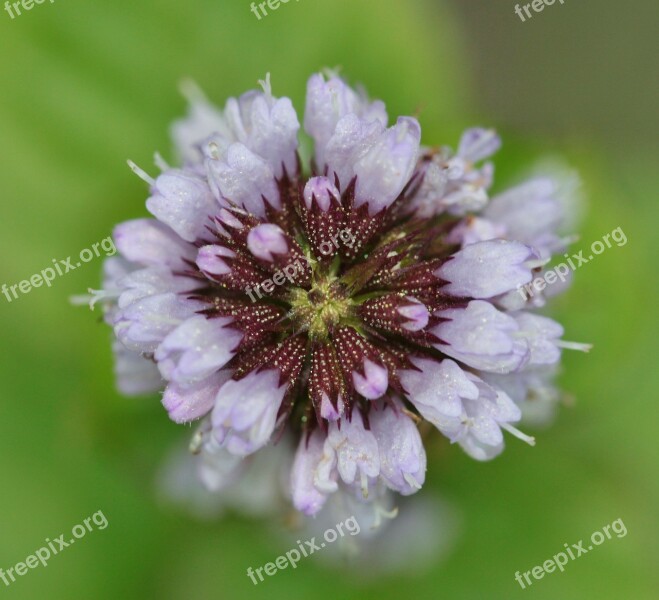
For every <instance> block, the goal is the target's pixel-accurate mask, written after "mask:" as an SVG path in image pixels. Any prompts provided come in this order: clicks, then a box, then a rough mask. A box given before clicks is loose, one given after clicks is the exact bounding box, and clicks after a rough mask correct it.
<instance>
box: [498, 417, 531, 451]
mask: <svg viewBox="0 0 659 600" xmlns="http://www.w3.org/2000/svg"><path fill="white" fill-rule="evenodd" d="M499 426H500V427H501V428H502V429H505V430H506V431H507V432H508V433H511V434H512V435H514V436H515V437H516V438H517V439H518V440H522V441H523V442H526V443H527V444H528V445H529V446H535V438H534V437H533V436H530V435H526V434H525V433H522V432H521V431H520V430H519V429H517V428H516V427H513V426H512V425H511V424H510V423H506V422H505V421H504V422H502V423H499Z"/></svg>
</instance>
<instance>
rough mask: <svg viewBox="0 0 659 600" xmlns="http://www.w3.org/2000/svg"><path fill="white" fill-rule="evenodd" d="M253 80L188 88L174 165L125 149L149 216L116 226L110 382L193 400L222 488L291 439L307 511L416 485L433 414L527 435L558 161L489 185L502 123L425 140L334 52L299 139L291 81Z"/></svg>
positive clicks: (500, 443) (550, 351)
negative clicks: (333, 67)
mask: <svg viewBox="0 0 659 600" xmlns="http://www.w3.org/2000/svg"><path fill="white" fill-rule="evenodd" d="M261 87H262V89H260V90H253V91H249V92H247V93H246V94H244V95H243V96H241V97H240V98H238V99H234V98H231V99H230V100H229V101H228V102H227V103H226V106H225V107H224V109H223V110H222V109H219V108H217V107H215V106H213V105H212V104H211V103H210V102H209V101H208V100H206V98H205V97H204V96H203V95H202V94H201V93H200V92H198V91H197V90H196V89H194V88H188V95H189V97H190V108H189V113H188V115H187V116H186V117H185V118H183V119H181V120H180V121H178V122H176V123H175V124H174V126H173V127H172V137H173V139H174V143H175V145H176V148H177V151H178V155H179V158H180V161H181V166H180V167H178V168H171V167H169V166H168V165H167V164H165V163H164V161H162V159H160V158H159V159H158V161H157V164H158V165H159V166H160V168H161V171H162V172H161V174H160V175H158V176H157V177H156V178H155V179H153V178H151V177H150V176H148V175H147V174H146V173H145V172H144V171H142V170H141V169H139V168H138V167H136V166H135V165H132V166H133V168H134V170H135V171H136V172H137V173H138V174H139V175H140V176H141V177H142V178H143V179H144V180H145V181H146V182H147V183H148V185H149V194H150V196H149V198H148V200H147V201H146V207H147V209H148V211H149V212H150V213H151V214H152V215H153V217H154V218H153V219H144V218H142V219H137V220H133V221H128V222H126V223H122V224H120V225H118V226H117V227H116V229H115V231H114V239H115V241H116V246H117V249H118V251H119V256H116V257H112V258H110V259H108V260H107V262H106V265H105V277H104V286H103V287H104V289H103V290H102V291H101V292H98V293H97V298H96V299H100V300H101V302H102V305H103V307H104V311H105V312H104V314H105V320H106V322H107V323H108V324H109V325H110V326H111V327H112V328H113V331H114V335H115V338H116V339H115V341H114V346H113V347H114V350H115V354H116V374H117V378H118V385H119V388H120V390H121V391H122V392H124V393H126V394H141V393H145V392H150V391H156V390H162V391H163V398H162V403H163V405H164V407H165V409H166V410H167V412H168V414H169V416H170V418H171V419H172V420H173V421H175V422H177V423H188V422H191V421H199V424H198V430H197V433H196V434H195V440H194V444H193V449H194V451H195V453H196V459H197V470H198V474H199V477H200V479H201V481H202V482H204V483H205V484H206V485H207V486H208V487H209V488H210V489H212V490H214V491H221V490H222V489H224V488H226V487H227V486H229V485H236V484H237V483H236V482H239V481H240V478H241V473H242V472H243V471H244V470H245V469H246V468H248V466H249V463H250V461H251V460H252V459H253V456H254V455H255V453H268V452H273V451H274V448H273V447H274V446H275V445H277V444H281V443H282V440H283V439H285V440H286V443H287V444H288V445H289V446H290V448H291V449H294V450H291V451H290V456H289V461H288V463H287V464H286V465H285V468H286V469H287V470H288V485H287V489H286V496H287V498H288V499H289V501H290V502H291V503H292V505H293V506H294V507H295V508H296V509H297V510H298V511H300V512H302V513H304V514H306V515H310V516H313V515H316V514H317V513H319V511H321V509H322V508H323V506H324V505H325V503H326V502H327V500H328V498H329V497H330V496H332V495H334V494H344V495H348V496H349V497H350V498H351V501H357V502H359V503H362V504H364V505H372V506H373V507H374V509H375V510H380V511H384V508H382V507H383V506H385V505H387V506H390V503H389V504H386V503H385V502H384V501H383V500H382V499H383V498H384V497H387V495H389V494H391V492H396V493H398V494H401V495H405V496H408V495H411V494H414V493H416V492H417V491H418V490H419V489H421V487H422V486H423V484H424V480H425V475H426V453H425V450H424V443H423V441H422V438H424V439H425V438H426V437H427V436H429V435H436V434H437V433H436V432H435V433H433V430H438V432H439V434H441V435H443V436H445V437H446V438H448V440H450V442H452V443H457V444H459V445H460V446H461V447H462V449H464V451H465V452H466V453H467V454H469V455H470V456H472V457H473V458H475V459H476V460H488V459H491V458H493V457H495V456H496V455H498V454H499V453H500V452H501V451H502V450H503V448H504V437H505V436H504V432H505V433H506V435H508V434H510V435H513V436H515V437H517V438H519V439H521V440H523V441H525V442H528V443H530V444H533V443H534V440H533V438H530V437H529V436H527V435H525V434H523V433H522V432H520V431H519V430H518V429H517V428H516V426H515V424H516V423H518V422H519V421H520V419H521V418H522V415H523V414H524V412H525V410H526V406H527V404H528V403H529V402H535V403H545V404H547V405H552V404H553V403H555V401H556V398H557V393H556V390H555V389H554V388H553V386H552V383H551V378H552V375H553V372H554V371H555V369H556V365H557V364H558V363H559V361H560V356H561V350H562V348H564V347H566V346H565V344H563V342H562V341H561V339H560V338H561V337H562V335H563V329H562V327H561V326H560V325H559V324H558V323H556V322H554V321H552V320H551V319H549V318H547V317H544V316H540V315H538V314H537V313H536V312H535V311H536V310H537V309H538V308H541V307H542V306H543V305H544V303H545V298H544V297H543V296H542V295H540V294H538V295H536V296H534V297H533V298H532V299H525V298H523V296H522V295H520V294H518V293H517V290H518V289H519V288H520V286H524V285H525V284H528V283H529V282H530V281H532V279H533V278H534V277H535V276H536V274H537V273H540V272H541V270H542V265H544V264H545V263H546V261H547V259H548V258H549V257H550V256H551V254H552V253H555V252H563V251H564V247H565V241H564V240H565V239H566V238H562V237H561V236H560V235H559V234H558V231H557V230H558V228H559V227H560V225H561V221H562V218H563V205H562V204H561V202H559V199H558V197H557V189H556V185H555V183H554V182H553V181H552V180H551V179H535V180H532V181H529V182H527V183H524V184H522V185H520V186H518V187H516V188H514V189H512V190H509V191H507V192H504V193H502V194H499V195H496V196H494V197H491V194H490V187H491V185H492V181H493V173H494V169H493V166H492V163H490V162H488V160H487V159H488V158H489V157H490V156H491V155H492V154H493V153H494V152H496V151H497V150H498V149H499V146H500V140H499V138H498V136H497V135H496V134H495V133H494V132H493V131H490V130H485V129H480V128H474V129H470V130H468V131H466V132H465V133H464V134H463V136H462V138H461V139H460V140H459V142H458V144H457V151H452V150H450V149H449V148H447V147H442V148H437V147H425V146H423V145H422V144H421V126H420V124H419V122H418V121H417V120H416V119H415V118H413V117H399V118H398V119H397V120H396V121H395V122H394V123H393V124H391V123H390V119H389V117H388V115H387V112H386V109H385V105H384V104H383V103H382V102H380V101H371V100H369V99H368V98H367V97H366V96H365V95H364V93H362V92H357V91H355V90H354V89H352V88H351V87H350V86H349V85H348V84H347V83H346V82H345V81H344V80H342V79H341V78H340V77H338V76H337V75H335V74H328V75H321V74H317V75H313V76H312V77H311V78H310V79H309V82H308V86H307V100H306V109H305V114H304V119H303V123H304V128H305V130H306V133H307V134H308V135H309V136H310V137H311V138H312V141H313V147H314V150H313V157H312V158H311V160H309V161H303V160H302V159H301V157H300V154H299V152H298V136H299V133H300V131H299V130H300V122H299V120H298V116H297V114H296V112H295V109H294V108H293V104H292V102H291V101H290V100H289V99H288V98H277V97H275V96H274V95H273V92H272V88H271V84H270V78H269V77H268V78H266V80H265V81H262V82H261ZM568 345H569V344H568ZM584 348H585V347H584ZM378 503H380V507H378ZM378 514H380V513H378Z"/></svg>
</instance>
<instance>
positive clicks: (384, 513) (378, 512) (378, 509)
mask: <svg viewBox="0 0 659 600" xmlns="http://www.w3.org/2000/svg"><path fill="white" fill-rule="evenodd" d="M373 509H374V510H375V521H374V522H373V526H372V527H371V529H378V528H379V527H380V525H381V524H382V517H384V518H385V519H390V520H393V519H395V518H396V517H397V516H398V507H397V506H395V507H394V508H393V509H391V510H389V511H388V510H385V509H384V508H383V507H382V506H381V505H380V504H378V503H377V502H376V503H374V504H373Z"/></svg>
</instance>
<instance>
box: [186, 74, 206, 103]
mask: <svg viewBox="0 0 659 600" xmlns="http://www.w3.org/2000/svg"><path fill="white" fill-rule="evenodd" d="M179 90H180V92H181V95H182V96H183V97H184V98H185V99H186V100H187V101H188V103H190V104H198V103H200V102H204V103H205V102H208V100H207V99H206V96H205V95H204V92H202V91H201V88H200V87H199V86H198V85H197V84H196V83H195V82H194V81H193V80H192V79H183V80H182V81H181V83H179Z"/></svg>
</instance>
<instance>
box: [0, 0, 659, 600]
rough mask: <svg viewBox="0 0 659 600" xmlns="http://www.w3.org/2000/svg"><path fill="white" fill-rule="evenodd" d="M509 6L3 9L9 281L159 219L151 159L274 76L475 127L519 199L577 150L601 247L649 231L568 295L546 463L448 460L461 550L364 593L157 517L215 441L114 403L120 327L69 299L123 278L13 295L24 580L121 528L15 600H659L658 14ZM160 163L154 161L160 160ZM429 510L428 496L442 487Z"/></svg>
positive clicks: (337, 577) (587, 238)
mask: <svg viewBox="0 0 659 600" xmlns="http://www.w3.org/2000/svg"><path fill="white" fill-rule="evenodd" d="M513 8H514V3H513V2H512V1H509V0H469V1H468V2H467V1H466V0H461V1H460V2H459V1H458V0H454V1H453V2H436V1H432V2H431V1H430V0H429V1H428V2H423V1H421V0H419V1H415V0H405V1H401V0H380V1H379V2H355V1H354V0H352V1H348V0H301V1H300V2H290V3H289V4H287V5H282V6H281V8H280V9H279V10H278V11H277V12H274V13H272V14H270V15H269V16H268V17H267V18H264V19H263V20H261V21H257V20H256V18H255V17H254V15H253V14H252V13H251V12H250V11H249V2H248V1H247V0H231V2H218V1H216V0H188V1H186V2H182V1H179V2H174V1H172V0H163V1H158V2H156V1H155V0H144V1H142V2H139V3H138V2H129V1H128V0H115V1H114V2H112V3H110V2H104V3H100V2H94V3H91V2H84V1H82V0H55V2H54V3H45V4H42V5H41V6H35V7H34V8H33V9H32V10H31V11H30V12H25V13H24V14H22V15H21V16H20V17H17V18H15V19H14V20H11V18H10V17H9V15H8V14H7V13H5V12H2V14H0V49H1V53H0V81H1V82H2V94H1V95H0V138H1V139H2V143H1V144H0V182H1V186H2V210H3V213H2V220H1V224H0V256H1V257H2V261H1V264H2V271H1V277H0V280H1V281H0V283H2V282H5V283H8V284H14V283H17V282H19V281H20V280H22V279H25V278H29V276H30V275H31V274H32V273H35V272H38V271H40V270H41V269H43V268H45V267H47V266H49V265H50V263H51V261H52V259H53V258H58V259H59V258H63V257H66V256H68V255H75V254H77V253H78V252H79V251H80V250H81V249H83V248H86V247H89V246H90V245H91V244H92V243H94V242H97V241H100V240H101V239H103V238H104V237H106V236H107V235H109V233H110V232H111V228H112V227H113V225H114V224H115V223H117V222H120V221H123V220H127V219H130V218H134V217H137V216H142V215H145V214H146V210H145V208H144V200H145V191H146V190H145V186H144V185H143V184H142V182H140V181H139V180H138V179H137V178H136V177H134V176H133V175H132V174H131V173H130V172H129V170H128V169H127V167H126V165H125V160H126V158H132V159H133V160H135V161H136V162H137V163H138V164H140V165H141V166H143V167H149V165H150V164H151V157H152V154H153V152H154V151H155V150H160V151H161V152H163V154H165V155H166V156H169V154H170V153H169V141H168V137H167V127H168V125H169V123H170V122H171V120H172V119H174V118H175V117H177V116H179V115H181V114H182V112H183V110H184V102H183V100H182V98H181V97H180V96H179V94H178V93H177V85H178V82H179V81H180V79H181V78H182V77H184V76H190V77H192V78H194V79H195V80H196V81H197V82H198V83H199V84H200V85H201V86H202V87H203V88H204V89H205V90H206V91H207V93H208V94H209V96H210V97H211V98H213V99H214V100H216V101H217V102H218V103H220V104H223V103H224V100H225V99H226V97H227V96H229V95H235V94H239V93H241V92H242V91H244V90H246V89H248V88H251V87H253V86H254V85H255V83H256V81H257V79H259V78H262V77H263V76H264V75H265V73H266V72H267V71H270V72H271V73H272V79H273V85H274V92H275V94H276V95H290V96H291V97H292V98H293V100H294V102H295V103H296V106H297V107H298V109H299V111H300V112H301V110H302V107H303V96H304V89H305V82H306V79H307V77H308V76H309V74H310V73H312V72H314V71H316V70H318V69H320V68H322V67H325V66H331V67H333V66H341V67H343V72H344V73H345V74H346V76H348V77H349V78H350V79H351V80H352V81H361V82H363V83H364V84H365V85H366V86H367V88H368V90H369V92H370V93H371V95H372V96H374V97H379V98H383V99H384V100H385V101H386V102H387V105H388V109H389V114H390V115H397V114H413V113H417V112H418V113H419V114H420V118H421V121H422V126H423V128H424V141H425V142H426V143H429V144H436V143H445V144H451V145H455V144H456V142H457V139H458V136H459V133H460V131H461V130H463V129H464V128H466V127H468V126H470V125H473V124H482V125H487V126H495V127H497V128H498V129H499V131H500V133H501V134H502V135H503V138H504V147H503V149H502V150H501V151H500V153H499V154H498V156H497V159H496V163H497V169H498V172H497V176H498V177H497V184H496V189H502V187H503V186H505V184H506V183H507V182H511V181H514V180H516V179H518V178H519V175H520V173H523V172H524V171H528V170H529V169H530V168H531V167H532V166H533V164H534V163H535V161H536V159H538V158H542V157H545V156H562V157H563V158H564V159H565V160H566V161H567V162H568V163H569V164H570V165H571V166H573V167H575V168H576V169H578V171H579V172H580V174H581V177H582V179H583V185H584V192H585V195H586V198H587V213H586V218H585V220H584V222H583V224H582V225H581V227H580V232H581V234H582V238H581V242H579V243H577V244H576V246H575V249H581V248H586V247H587V246H588V245H589V244H590V243H591V242H592V241H594V240H597V239H601V237H602V236H603V235H605V234H606V233H608V232H610V231H611V230H613V229H615V228H616V227H622V228H623V230H624V232H625V233H626V235H627V237H628V240H629V241H628V244H627V245H626V246H624V247H621V248H618V247H615V246H614V247H613V248H612V249H610V250H607V251H606V252H605V253H604V254H602V255H601V256H599V257H598V258H597V259H596V260H594V261H593V262H592V263H591V264H588V265H586V266H584V267H582V268H581V269H580V270H579V271H578V272H577V277H576V282H575V285H574V286H573V289H572V290H571V291H570V292H569V293H568V294H567V296H566V297H564V298H561V299H560V300H558V301H557V302H555V303H554V305H553V310H552V314H553V316H555V317H556V318H558V319H559V320H560V321H561V322H563V323H564V324H565V327H566V331H567V335H566V338H567V339H571V340H577V341H588V342H592V343H593V344H594V345H595V349H594V350H593V351H592V352H591V354H590V355H587V356H586V355H581V354H577V353H566V354H565V358H564V367H565V368H564V375H563V376H562V377H561V383H562V386H563V387H564V388H565V389H566V390H568V391H569V392H570V393H571V394H572V395H573V396H574V397H575V398H576V403H575V404H574V405H573V406H571V407H564V408H562V409H561V411H560V415H559V418H558V420H557V422H556V423H555V425H554V426H553V427H552V428H551V429H549V430H547V431H542V432H537V433H536V435H537V437H538V445H537V447H536V448H533V449H532V448H529V447H527V446H525V445H524V444H521V443H517V442H516V441H515V440H512V439H510V440H509V442H508V448H507V450H506V452H505V453H504V454H503V455H502V456H501V457H500V458H498V459H497V460H495V461H494V462H492V463H487V464H478V463H476V462H475V461H473V460H470V459H468V458H467V457H466V456H465V455H463V453H462V452H461V451H460V449H459V448H457V447H455V448H450V449H448V450H446V451H444V452H441V454H440V455H439V456H435V457H430V460H429V481H428V483H427V485H426V488H427V489H426V490H424V491H426V492H427V493H428V494H429V493H430V492H431V489H434V491H435V493H436V494H439V495H440V496H441V497H443V498H444V499H445V500H446V501H448V502H449V503H450V504H451V505H452V506H453V507H454V509H455V510H456V511H457V513H458V514H459V517H460V522H461V534H460V536H459V537H458V539H457V541H456V543H455V546H454V547H453V549H452V551H451V552H450V553H449V554H448V555H447V556H444V557H443V558H441V559H440V558H436V559H435V558H433V559H432V560H431V561H430V566H429V567H425V568H423V569H421V570H420V571H419V570H414V569H410V570H409V572H408V573H403V574H400V573H398V574H392V575H390V576H385V575H379V576H377V577H375V578H370V579H369V578H362V577H358V576H357V575H355V574H354V573H353V574H348V573H344V572H340V571H332V570H328V569H326V568H324V567H323V566H321V565H318V564H317V563H316V562H314V561H311V560H307V561H304V562H303V563H301V564H300V566H299V567H298V568H297V569H296V570H295V571H291V570H290V569H288V570H285V571H282V572H280V573H278V574H277V576H275V577H272V578H270V579H268V580H267V581H266V582H265V583H263V584H261V585H260V586H259V587H257V588H255V587H254V586H253V585H252V584H251V582H250V581H249V579H248V578H247V577H246V575H245V570H246V568H247V567H248V566H250V565H251V566H258V565H262V564H264V563H266V562H268V561H270V560H272V559H274V558H275V557H276V556H278V555H279V554H281V553H282V552H284V551H285V550H287V549H288V544H287V543H286V542H284V541H283V540H281V539H280V538H278V537H274V536H272V535H271V533H270V531H271V530H270V529H269V528H268V527H266V526H265V524H264V523H262V522H254V521H250V520H247V519H243V518H240V517H236V516H230V517H228V518H226V519H223V520H219V521H211V522H199V521H195V520H192V519H190V518H188V517H186V516H185V515H183V514H181V513H179V512H176V511H174V510H171V509H165V508H163V507H162V506H161V505H160V504H159V503H158V502H157V501H156V497H155V496H156V494H155V484H154V479H155V474H156V471H157V470H158V468H159V467H160V465H161V461H162V458H163V457H164V455H165V454H167V453H168V452H169V451H170V449H171V447H172V446H173V445H174V444H175V443H176V442H177V441H182V440H183V439H184V438H187V437H188V435H189V434H190V429H189V428H187V429H186V428H183V427H177V426H175V425H174V424H172V423H170V422H169V421H168V419H167V418H166V415H165V413H164V411H163V410H162V408H161V407H160V405H159V402H158V398H157V397H156V396H153V397H150V398H146V399H141V400H130V399H125V398H122V397H120V396H119V395H118V393H117V392H116V391H115V389H114V383H113V378H112V363H111V354H110V346H109V330H108V328H107V327H105V326H104V325H102V324H99V323H98V317H99V314H98V312H96V313H90V312H89V311H88V310H86V309H85V308H74V307H72V306H70V305H69V303H68V298H69V296H70V295H72V294H76V293H80V292H84V291H85V290H86V289H87V288H88V287H90V286H92V287H96V286H97V285H98V282H99V272H100V268H101V260H100V259H97V260H95V261H94V262H92V263H90V264H88V265H85V266H84V267H81V268H80V269H78V270H76V271H75V272H73V273H70V274H68V275H66V276H65V277H61V278H58V279H57V280H55V282H54V284H53V287H52V288H50V289H48V288H45V287H42V288H39V289H34V290H32V291H31V292H30V293H29V294H27V295H25V296H21V297H20V298H19V299H18V300H15V301H14V302H12V303H8V302H6V300H5V298H4V297H3V296H0V324H1V331H2V364H1V367H0V386H1V387H0V389H1V390H2V392H1V394H2V402H1V404H0V473H1V481H2V484H1V485H2V492H1V493H0V567H2V568H4V569H7V568H9V567H11V566H12V565H14V564H15V563H17V562H19V561H21V560H24V559H25V557H26V556H28V555H29V554H32V553H33V552H34V551H35V550H36V549H37V548H39V547H40V546H41V545H42V544H43V540H44V538H46V537H50V538H54V537H56V536H57V535H59V534H60V533H62V532H65V531H69V530H70V528H71V527H72V526H73V525H75V524H76V523H80V522H81V521H82V520H83V519H84V518H86V517H88V516H90V515H91V514H92V513H94V512H95V511H97V510H102V511H103V512H104V514H105V515H106V517H107V519H108V521H109V526H108V527H107V529H105V530H103V531H95V532H93V533H90V534H88V535H87V537H86V538H85V539H84V543H83V541H81V542H79V544H78V545H76V546H74V547H72V548H68V549H67V550H66V551H65V552H63V553H62V554H61V555H59V556H57V557H55V558H54V559H52V561H51V562H50V564H49V566H48V567H47V568H38V569H36V570H34V571H30V572H29V573H28V574H27V575H26V576H24V577H22V578H19V579H18V581H17V582H16V583H15V584H13V585H12V586H11V587H9V588H6V587H5V586H4V585H3V584H2V583H1V582H0V595H1V596H2V597H7V598H16V599H41V598H55V599H60V598H61V599H76V600H77V599H82V598H85V599H86V598H97V599H103V598H116V597H121V598H149V599H150V598H154V599H155V598H158V599H166V600H170V599H171V600H176V599H183V598H223V599H224V598H227V599H234V598H237V599H241V598H277V599H278V598H282V599H283V598H286V599H288V600H290V599H297V598H310V597H313V598H318V599H320V598H335V597H341V598H346V599H349V598H362V597H372V598H383V599H387V598H399V597H401V596H404V597H409V598H418V599H419V600H421V599H424V600H425V599H431V598H451V599H480V598H488V599H489V598H491V599H495V600H498V599H509V598H516V597H526V598H538V599H552V600H555V599H556V598H561V599H563V598H565V599H582V598H600V599H609V598H611V599H619V598H634V599H639V600H645V599H651V598H657V597H659V579H658V576H657V572H658V570H657V562H658V559H659V544H658V541H657V538H658V534H659V522H658V512H659V511H658V507H659V489H658V488H659V480H658V477H657V474H658V467H659V452H658V451H657V442H656V439H657V433H656V431H657V417H658V416H659V409H658V408H657V406H658V405H657V392H658V391H659V385H658V384H659V381H658V377H657V368H656V362H655V361H656V355H655V354H654V352H656V348H657V344H656V337H657V333H658V331H657V319H656V299H657V277H656V274H657V269H656V264H657V259H658V258H659V256H658V253H657V249H656V248H657V247H656V243H655V240H656V232H655V230H654V227H656V225H657V222H658V217H659V211H658V210H657V198H656V195H657V191H656V190H657V189H659V171H658V170H657V169H656V161H657V159H658V158H659V152H658V151H657V147H656V133H657V125H658V124H659V119H658V117H657V113H656V106H657V69H656V65H655V64H653V63H654V61H655V59H656V55H657V49H658V48H657V38H656V31H655V28H656V23H657V17H658V16H659V14H658V12H659V11H658V5H657V3H656V2H654V0H643V1H638V2H635V3H634V8H633V10H632V9H631V8H630V6H629V5H623V4H621V3H620V2H614V1H613V0H597V2H595V0H592V1H587V0H580V1H579V2H575V1H573V0H566V3H565V4H564V5H560V4H558V3H556V4H555V5H554V6H552V7H548V8H546V9H545V11H544V12H543V13H540V14H537V15H535V16H534V18H533V19H532V20H530V21H527V22H525V23H522V22H521V21H520V20H519V19H518V17H516V16H515V14H514V12H513ZM147 170H150V171H151V172H154V169H153V168H148V169H147ZM421 493H422V494H423V493H424V492H421ZM618 518H621V519H622V520H623V521H624V523H625V525H626V526H627V529H628V535H627V536H626V537H624V538H621V539H617V538H614V539H612V540H611V541H607V542H606V543H604V544H603V545H602V546H600V547H599V548H597V549H596V550H594V551H593V552H592V553H589V554H588V555H587V556H584V557H581V558H580V559H579V560H577V561H574V562H571V563H570V564H569V565H568V566H567V568H566V571H565V572H564V573H553V574H551V575H547V576H545V578H544V579H542V580H541V581H537V582H535V584H534V585H533V586H532V587H531V588H530V589H526V590H521V589H520V587H519V586H518V584H517V583H516V582H515V581H514V579H513V576H514V573H515V572H516V571H518V570H521V571H525V570H528V569H530V568H531V567H532V566H534V565H536V564H540V563H542V562H543V561H544V560H546V559H547V558H550V557H551V556H552V555H553V554H555V553H556V552H558V551H560V550H561V549H562V547H563V543H565V542H570V543H571V542H576V541H578V540H580V539H582V538H586V537H587V536H589V535H590V534H591V533H592V532H593V531H595V530H597V529H601V528H602V527H603V526H604V525H606V524H608V523H611V522H612V521H614V520H615V519H618Z"/></svg>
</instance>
